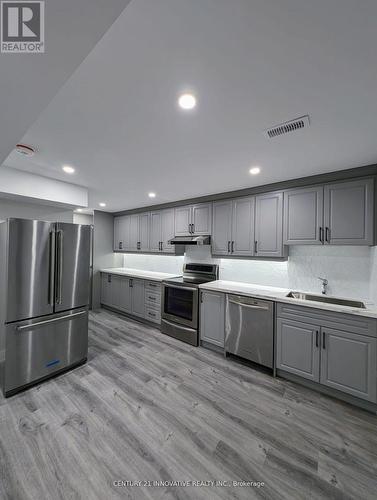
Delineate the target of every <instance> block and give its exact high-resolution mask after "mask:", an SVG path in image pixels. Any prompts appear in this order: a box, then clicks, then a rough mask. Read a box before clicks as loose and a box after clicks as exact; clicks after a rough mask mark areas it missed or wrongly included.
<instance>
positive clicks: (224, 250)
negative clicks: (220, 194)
mask: <svg viewBox="0 0 377 500" xmlns="http://www.w3.org/2000/svg"><path fill="white" fill-rule="evenodd" d="M212 211H213V217H212V253H213V255H229V253H230V250H231V240H232V201H231V200H225V201H216V202H215V203H214V204H213V207H212Z"/></svg>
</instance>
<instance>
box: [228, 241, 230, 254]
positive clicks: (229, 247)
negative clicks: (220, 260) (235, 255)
mask: <svg viewBox="0 0 377 500" xmlns="http://www.w3.org/2000/svg"><path fill="white" fill-rule="evenodd" d="M228 253H230V241H228Z"/></svg>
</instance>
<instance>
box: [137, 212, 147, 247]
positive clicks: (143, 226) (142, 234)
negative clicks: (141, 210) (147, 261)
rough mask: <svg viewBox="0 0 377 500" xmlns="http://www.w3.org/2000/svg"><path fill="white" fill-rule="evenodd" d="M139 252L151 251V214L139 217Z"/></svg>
mask: <svg viewBox="0 0 377 500" xmlns="http://www.w3.org/2000/svg"><path fill="white" fill-rule="evenodd" d="M139 250H142V251H143V252H148V251H149V213H145V214H140V215H139Z"/></svg>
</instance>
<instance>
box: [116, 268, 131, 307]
mask: <svg viewBox="0 0 377 500" xmlns="http://www.w3.org/2000/svg"><path fill="white" fill-rule="evenodd" d="M130 281H131V280H130V278H123V277H122V278H121V280H120V287H119V309H121V310H122V311H124V312H127V313H131V311H132V301H131V297H132V295H131V291H132V288H131V286H130Z"/></svg>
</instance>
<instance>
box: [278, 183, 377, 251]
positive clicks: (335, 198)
mask: <svg viewBox="0 0 377 500" xmlns="http://www.w3.org/2000/svg"><path fill="white" fill-rule="evenodd" d="M283 234H284V244H286V245H322V244H325V245H373V243H374V179H356V180H352V181H344V182H338V183H331V184H325V185H324V186H314V187H310V188H301V189H291V190H288V191H286V192H285V193H284V232H283Z"/></svg>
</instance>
